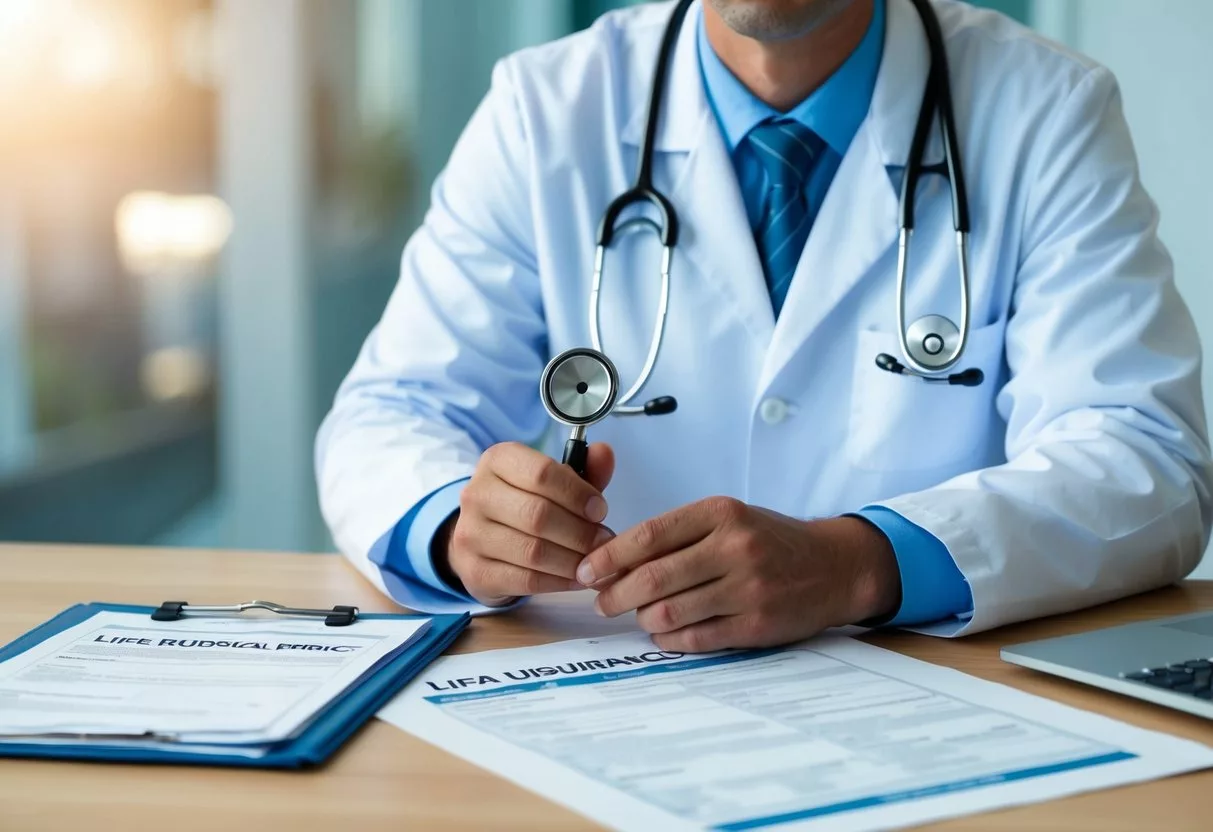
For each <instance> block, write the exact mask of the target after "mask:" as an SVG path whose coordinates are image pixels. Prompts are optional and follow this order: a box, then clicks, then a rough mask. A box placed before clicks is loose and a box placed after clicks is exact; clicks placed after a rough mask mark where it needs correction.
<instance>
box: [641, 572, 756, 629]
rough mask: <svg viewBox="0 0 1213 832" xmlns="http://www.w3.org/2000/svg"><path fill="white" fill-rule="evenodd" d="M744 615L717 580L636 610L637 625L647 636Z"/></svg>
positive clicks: (722, 584) (726, 588)
mask: <svg viewBox="0 0 1213 832" xmlns="http://www.w3.org/2000/svg"><path fill="white" fill-rule="evenodd" d="M741 611H742V610H740V609H739V608H738V603H737V599H736V598H734V597H730V594H729V587H728V586H727V585H726V582H725V581H719V580H717V581H711V582H710V583H706V584H701V585H700V586H697V587H694V588H693V589H688V590H687V591H686V592H679V593H678V594H676V595H671V596H669V597H668V598H662V599H661V600H660V601H654V602H653V603H651V604H646V605H645V606H643V607H641V608H640V609H639V610H637V612H636V623H637V624H639V625H640V628H641V629H642V630H644V631H645V632H647V633H653V634H658V633H672V632H674V631H676V630H681V629H683V628H685V627H690V626H691V625H693V624H698V623H699V622H700V621H707V620H708V619H709V618H716V617H718V616H724V615H732V614H734V613H739V612H741Z"/></svg>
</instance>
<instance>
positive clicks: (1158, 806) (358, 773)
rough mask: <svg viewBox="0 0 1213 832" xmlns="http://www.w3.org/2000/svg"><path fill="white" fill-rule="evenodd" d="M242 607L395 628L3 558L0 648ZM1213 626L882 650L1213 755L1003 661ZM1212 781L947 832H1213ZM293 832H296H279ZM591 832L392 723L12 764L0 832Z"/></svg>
mask: <svg viewBox="0 0 1213 832" xmlns="http://www.w3.org/2000/svg"><path fill="white" fill-rule="evenodd" d="M169 598H184V599H187V600H191V601H195V602H196V603H230V602H233V601H239V600H247V599H249V598H268V599H270V600H274V601H280V602H282V603H290V604H298V605H302V606H310V607H321V606H332V605H333V604H357V605H358V606H360V607H362V608H363V609H364V610H367V611H383V612H389V611H393V609H394V608H393V606H392V605H391V603H390V602H388V601H387V600H386V599H384V598H382V597H381V596H380V595H379V594H378V593H377V592H376V591H375V590H374V589H373V588H372V587H371V586H370V585H369V584H368V583H366V581H364V580H363V579H362V577H361V576H360V575H358V574H357V573H356V572H355V571H354V570H353V569H352V568H351V567H350V566H348V565H347V564H346V563H345V562H344V561H343V560H342V559H340V558H337V557H332V556H324V555H290V554H268V553H244V552H209V551H199V550H153V549H106V548H68V547H27V546H7V545H0V643H6V642H8V641H10V640H12V639H13V638H14V637H16V636H17V635H19V634H21V633H23V632H25V631H26V630H28V629H30V628H32V627H33V626H35V625H36V624H38V623H40V622H42V621H44V620H45V619H47V618H49V617H51V616H52V615H54V614H55V613H57V612H59V611H60V610H62V609H64V608H65V607H68V606H70V605H71V604H73V603H76V602H79V601H110V602H114V603H131V604H158V603H159V602H161V601H163V600H165V599H169ZM1205 608H1213V582H1188V583H1185V584H1183V585H1181V586H1178V587H1172V588H1169V589H1164V590H1160V591H1158V592H1154V593H1150V594H1148V595H1143V596H1139V597H1137V598H1133V599H1129V600H1127V601H1122V602H1119V603H1116V604H1109V605H1107V606H1103V607H1099V608H1096V609H1093V610H1089V611H1087V612H1083V613H1078V614H1074V615H1068V616H1060V617H1056V618H1051V619H1047V620H1044V621H1037V622H1032V623H1030V624H1025V625H1020V626H1016V627H1009V628H1005V629H1003V630H999V631H997V632H994V633H987V634H983V635H978V636H974V637H972V638H968V639H962V640H954V641H942V640H937V639H931V638H928V637H925V636H916V635H912V634H909V633H882V634H878V635H874V636H870V637H869V639H868V640H870V641H872V642H873V643H875V644H878V645H880V646H882V647H887V648H890V649H893V650H897V651H899V652H902V653H905V654H907V655H910V656H914V657H916V658H919V659H924V660H926V661H929V662H934V663H936V664H941V665H947V666H950V667H954V668H957V669H959V670H963V671H965V672H967V673H971V674H973V675H975V676H981V677H983V678H986V679H991V680H994V681H997V682H1002V683H1005V684H1008V685H1012V686H1014V687H1017V688H1021V689H1023V690H1026V691H1030V692H1032V693H1036V694H1040V695H1043V696H1048V697H1050V698H1053V699H1056V700H1058V701H1060V702H1064V703H1067V704H1070V705H1075V706H1078V707H1081V708H1086V709H1088V710H1091V711H1095V712H1098V713H1102V714H1106V715H1107V716H1111V717H1115V718H1117V719H1122V720H1124V721H1126V722H1131V723H1134V724H1136V725H1140V726H1142V727H1143V728H1150V729H1154V730H1158V731H1166V732H1170V733H1173V734H1177V735H1180V736H1184V737H1188V738H1191V739H1195V740H1198V741H1200V742H1204V743H1208V744H1211V745H1213V722H1208V721H1205V720H1201V719H1199V718H1197V717H1193V716H1188V715H1185V714H1181V713H1177V712H1174V711H1170V710H1168V709H1165V708H1160V707H1157V706H1154V705H1150V704H1147V703H1142V702H1137V701H1134V700H1130V699H1126V698H1122V697H1118V696H1115V695H1113V694H1110V693H1105V692H1103V691H1099V690H1093V689H1090V688H1084V687H1082V686H1080V685H1077V684H1073V683H1070V682H1066V681H1064V680H1061V679H1054V678H1051V677H1048V676H1044V675H1040V674H1036V673H1033V672H1031V671H1027V670H1023V669H1021V668H1018V667H1014V666H1011V665H1007V664H1004V663H1003V662H1001V661H1000V660H999V658H998V649H999V647H1001V646H1002V645H1004V644H1009V643H1014V642H1019V641H1026V640H1030V639H1036V638H1044V637H1047V636H1053V635H1062V634H1065V633H1073V632H1080V631H1082V630H1087V629H1093V628H1095V627H1100V626H1108V625H1111V624H1116V623H1124V622H1127V621H1134V620H1138V619H1143V618H1154V617H1161V616H1166V615H1178V614H1181V613H1184V612H1190V611H1195V610H1200V609H1205ZM631 626H632V625H631V623H630V622H629V621H628V620H626V619H621V620H615V621H604V620H603V619H601V618H598V617H597V616H596V615H595V614H594V612H593V609H592V608H591V607H590V604H589V601H588V598H587V596H585V595H584V594H580V593H579V594H567V595H563V596H554V597H551V598H548V599H542V600H538V601H535V602H533V603H531V604H529V605H527V606H526V607H524V608H523V609H521V610H519V611H517V612H515V613H513V614H510V615H508V616H500V617H495V618H489V619H478V620H476V621H474V622H473V623H472V625H471V627H470V628H469V629H468V632H467V633H466V634H464V635H463V636H462V637H461V638H460V640H459V641H458V642H457V643H456V645H455V647H454V648H453V652H465V651H475V650H487V649H492V648H498V647H517V646H522V645H529V644H538V643H542V642H547V641H556V640H560V639H565V638H576V637H586V636H591V635H604V634H607V633H610V632H618V631H622V630H625V629H628V628H630V627H631ZM1210 792H1213V771H1209V772H1202V773H1198V774H1191V775H1185V776H1182V777H1173V778H1170V779H1168V780H1163V781H1159V782H1155V783H1148V784H1144V785H1139V786H1129V787H1125V788H1121V789H1115V790H1112V791H1105V792H1099V793H1095V794H1088V795H1081V796H1078V797H1072V798H1067V799H1065V800H1059V801H1054V802H1051V803H1045V804H1039V805H1035V806H1029V807H1025V808H1019V809H1011V810H1006V811H1002V812H994V813H989V814H985V815H980V816H975V817H969V818H962V819H960V820H957V821H952V822H949V823H945V824H940V825H938V826H937V827H934V828H937V829H947V830H960V829H965V830H974V829H976V830H1008V832H1009V831H1010V830H1023V829H1037V830H1046V829H1067V830H1099V832H1107V830H1113V829H1124V830H1138V829H1153V828H1159V825H1160V823H1162V822H1165V826H1166V828H1167V829H1175V830H1178V829H1209V828H1210V808H1209V806H1210V804H1209V797H1208V795H1209V793H1210ZM279 824H282V825H279ZM99 828H105V829H109V828H114V829H118V828H122V829H151V828H173V829H199V828H209V829H219V828H225V829H232V830H242V831H243V830H270V829H275V828H277V829H287V830H289V832H299V831H300V830H311V829H325V830H333V829H350V830H359V832H361V830H365V829H441V830H443V832H458V831H459V830H483V829H519V830H522V829H525V830H580V829H593V828H595V827H594V825H593V824H591V823H590V822H589V821H587V820H585V819H584V818H582V817H580V816H578V815H576V814H574V813H572V812H570V811H569V810H567V809H564V808H562V807H560V806H556V805H554V804H551V803H548V802H547V801H545V800H543V799H542V798H540V797H537V796H535V795H533V794H531V793H530V792H527V791H525V790H523V789H520V788H518V787H517V786H514V785H512V784H510V783H507V782H505V781H504V780H501V779H498V778H497V777H494V776H492V775H490V774H488V773H486V772H484V771H481V770H480V769H478V768H476V767H475V766H473V765H471V764H470V763H466V762H463V761H462V760H459V759H457V758H455V757H453V756H451V755H449V754H447V753H445V752H443V751H440V750H438V749H437V748H435V747H433V746H431V745H428V744H426V743H424V742H422V741H421V740H418V739H415V738H414V737H412V736H409V735H407V734H404V733H403V732H401V731H399V730H397V729H396V728H393V727H391V726H389V725H387V724H385V723H382V722H379V721H378V720H374V721H372V722H371V723H370V724H368V725H367V727H366V728H365V729H364V730H363V731H361V732H360V733H359V734H358V735H357V736H356V737H355V738H354V739H353V740H352V741H351V742H350V743H349V744H348V745H347V746H346V747H345V748H344V749H342V751H341V752H339V753H338V755H337V756H336V757H335V759H334V760H333V761H332V762H331V763H330V764H329V765H327V766H326V767H325V768H323V769H322V770H319V771H312V772H305V773H296V772H262V771H236V770H223V769H203V768H185V767H171V766H161V767H151V766H125V765H111V764H85V763H59V762H46V761H19V760H0V830H8V829H20V830H35V829H53V830H62V829H99Z"/></svg>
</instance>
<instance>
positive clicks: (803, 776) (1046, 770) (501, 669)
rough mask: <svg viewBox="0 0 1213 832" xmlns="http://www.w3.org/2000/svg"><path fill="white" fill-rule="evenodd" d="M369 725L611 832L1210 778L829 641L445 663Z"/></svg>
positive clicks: (1191, 746)
mask: <svg viewBox="0 0 1213 832" xmlns="http://www.w3.org/2000/svg"><path fill="white" fill-rule="evenodd" d="M379 716H380V717H381V718H382V719H384V720H386V721H388V722H390V723H392V724H393V725H396V726H398V727H400V728H403V729H404V730H406V731H409V732H411V733H413V734H416V735H417V736H419V737H421V738H422V739H424V740H426V741H428V742H430V743H433V744H434V745H437V746H440V747H442V748H444V749H447V750H449V751H451V752H452V753H455V754H457V755H459V756H461V757H464V758H465V759H467V760H470V761H471V762H473V763H475V764H477V765H479V766H482V767H484V768H486V769H488V770H490V771H493V772H495V773H497V774H499V775H501V776H503V777H505V778H507V779H509V780H512V781H514V782H515V783H518V784H519V785H521V786H524V787H526V788H528V789H531V790H532V791H535V792H537V793H539V794H541V795H543V796H544V797H547V798H549V799H551V800H553V801H556V802H558V803H561V804H563V805H565V806H568V807H569V808H571V809H573V810H575V811H577V812H580V813H582V814H584V815H586V816H587V817H590V818H592V819H594V820H596V821H598V822H600V823H603V824H606V825H607V826H610V827H614V828H616V829H624V830H649V829H662V830H682V829H688V830H689V829H704V828H708V829H719V830H744V829H766V828H774V827H777V828H779V829H781V830H783V829H798V830H824V829H851V830H867V829H887V828H894V827H898V826H908V825H912V824H917V823H923V822H926V821H929V820H937V819H941V818H947V817H954V816H957V815H963V814H969V813H973V812H980V811H985V810H989V809H994V808H998V807H1004V806H1010V805H1014V804H1021V803H1029V802H1036V801H1041V800H1046V799H1049V798H1054V797H1059V796H1062V795H1066V794H1073V793H1075V792H1081V791H1089V790H1092V789H1102V788H1107V787H1110V786H1116V785H1121V784H1125V783H1131V782H1136V781H1141V780H1148V779H1153V778H1158V777H1164V776H1167V775H1171V774H1176V773H1179V772H1183V771H1190V770H1194V769H1199V768H1205V767H1210V766H1213V750H1211V749H1209V748H1207V747H1205V746H1203V745H1198V744H1196V743H1193V742H1189V741H1186V740H1180V739H1176V738H1174V737H1170V736H1167V735H1163V734H1158V733H1154V732H1150V731H1145V730H1142V729H1139V728H1134V727H1132V726H1129V725H1126V724H1124V723H1121V722H1117V721H1115V720H1111V719H1107V718H1105V717H1101V716H1097V715H1095V714H1091V713H1087V712H1085V711H1080V710H1077V709H1074V708H1070V707H1067V706H1064V705H1060V704H1058V703H1055V702H1051V701H1049V700H1046V699H1042V698H1040V697H1036V696H1032V695H1029V694H1026V693H1023V692H1021V691H1017V690H1015V689H1013V688H1009V687H1006V686H1003V685H998V684H995V683H992V682H987V681H984V680H982V679H977V678H974V677H971V676H968V675H965V674H963V673H959V672H957V671H954V670H950V669H948V668H942V667H937V666H935V665H931V664H927V663H925V662H920V661H917V660H915V659H910V658H907V657H905V656H901V655H899V654H897V653H892V652H889V651H887V650H882V649H880V648H878V647H873V646H871V645H869V644H865V643H863V642H860V641H856V640H853V639H849V638H845V637H841V636H833V637H831V636H826V637H821V638H818V639H816V640H813V641H810V642H806V643H804V644H800V645H796V646H794V647H791V648H785V649H779V650H766V651H750V652H730V653H717V654H710V655H698V656H690V655H688V656H684V655H682V654H679V653H667V652H663V651H661V650H659V649H657V648H656V647H654V646H653V644H652V642H651V641H650V640H649V639H648V637H647V636H644V635H640V634H637V635H623V636H613V637H606V638H600V639H588V640H578V641H566V642H560V643H558V644H551V645H546V646H542V647H533V648H521V649H514V650H497V651H492V652H486V653H473V654H468V655H461V656H451V657H448V658H443V659H439V660H438V661H437V662H435V663H434V664H432V665H431V666H430V667H429V668H428V669H427V670H426V671H424V672H423V673H422V674H421V675H420V676H419V677H418V678H417V679H415V680H414V681H413V682H412V683H411V684H410V686H409V687H408V688H406V689H405V690H404V691H403V692H402V693H401V694H400V695H399V696H398V697H397V698H396V699H395V700H393V702H392V703H391V704H389V705H388V706H387V707H386V708H385V709H384V710H383V711H382V712H380V714H379Z"/></svg>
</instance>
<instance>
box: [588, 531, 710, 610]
mask: <svg viewBox="0 0 1213 832" xmlns="http://www.w3.org/2000/svg"><path fill="white" fill-rule="evenodd" d="M722 560H723V559H722V558H721V557H719V553H717V552H716V551H714V549H713V547H712V546H711V541H710V540H701V541H699V542H697V543H694V544H692V545H691V546H690V547H688V548H686V549H682V550H680V551H677V552H674V553H672V554H669V555H665V556H663V557H659V558H654V559H653V560H650V561H649V562H648V563H643V564H641V565H640V566H637V567H636V568H635V569H633V570H631V571H630V572H626V573H624V574H623V575H621V576H620V577H619V579H618V580H616V581H615V582H614V583H613V584H611V585H609V586H607V587H604V588H601V589H600V592H599V595H598V599H597V600H596V601H595V606H596V607H597V608H598V611H599V612H600V613H602V614H603V615H605V616H607V617H608V618H613V617H614V616H616V615H621V614H623V613H625V612H629V611H631V610H639V609H640V608H641V607H644V606H645V605H651V604H654V603H656V602H660V601H661V600H662V599H663V598H664V599H670V600H672V599H671V596H673V595H676V594H678V593H685V591H686V590H689V589H691V588H693V587H697V586H699V585H700V584H704V583H707V582H708V581H711V580H714V579H716V578H719V577H722V576H723V575H724V574H725V572H726V571H727V565H726V564H724V563H723V562H722ZM712 614H715V613H712ZM659 617H661V616H660V615H659ZM702 617H705V618H706V617H707V616H706V615H705V616H702ZM690 623H692V622H691V621H683V622H682V623H681V624H678V625H676V626H674V625H671V626H667V627H665V628H664V629H661V630H649V632H665V631H666V630H673V629H676V628H677V627H681V626H683V625H684V624H690ZM641 626H644V625H641ZM645 629H646V630H648V629H649V628H648V627H645Z"/></svg>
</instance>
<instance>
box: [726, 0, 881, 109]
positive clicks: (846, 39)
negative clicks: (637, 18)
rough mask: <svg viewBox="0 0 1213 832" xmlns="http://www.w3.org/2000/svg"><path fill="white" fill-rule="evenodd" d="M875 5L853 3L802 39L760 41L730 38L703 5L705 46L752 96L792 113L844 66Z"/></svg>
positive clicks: (734, 34) (731, 33)
mask: <svg viewBox="0 0 1213 832" xmlns="http://www.w3.org/2000/svg"><path fill="white" fill-rule="evenodd" d="M872 2H873V0H854V2H852V3H849V4H847V5H846V6H845V7H844V8H842V9H841V10H840V11H839V12H838V13H837V14H835V15H834V16H833V17H831V18H830V19H828V20H826V21H824V22H822V23H821V25H819V26H817V27H815V28H813V29H811V30H810V31H808V32H806V33H805V34H803V35H801V36H799V37H795V38H788V39H786V40H774V41H761V40H755V39H754V38H750V37H746V36H745V35H740V34H738V33H737V32H734V31H733V30H732V29H730V28H729V27H728V24H726V23H725V22H724V20H723V19H721V17H720V14H719V13H718V12H716V10H715V9H713V8H712V4H711V3H704V4H703V22H704V26H705V27H706V29H707V35H708V42H710V43H711V44H712V49H713V50H714V51H715V52H716V54H717V55H718V56H719V57H720V60H721V62H722V63H723V64H724V65H725V66H727V67H728V68H729V71H730V72H732V73H733V74H734V75H735V76H737V79H738V80H739V81H741V83H743V84H745V86H746V88H747V89H749V91H750V92H752V93H754V95H755V96H757V97H758V98H759V99H761V100H762V101H764V102H766V103H767V104H769V105H770V106H772V107H774V108H775V109H776V110H779V111H780V112H786V111H787V110H790V109H792V108H793V107H795V106H796V105H797V104H799V103H800V102H801V101H804V100H805V99H806V98H808V97H809V96H810V95H811V94H812V93H813V91H814V90H816V89H817V88H818V87H820V86H821V85H822V84H823V83H825V81H826V79H827V78H829V77H830V76H831V75H833V74H834V72H835V70H837V69H838V68H839V67H840V66H842V65H843V64H844V63H845V62H846V60H847V58H848V57H850V55H851V53H852V52H854V51H855V49H856V47H858V46H859V43H860V41H862V40H863V36H864V34H865V33H866V32H867V30H868V26H869V25H870V24H871V22H872Z"/></svg>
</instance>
